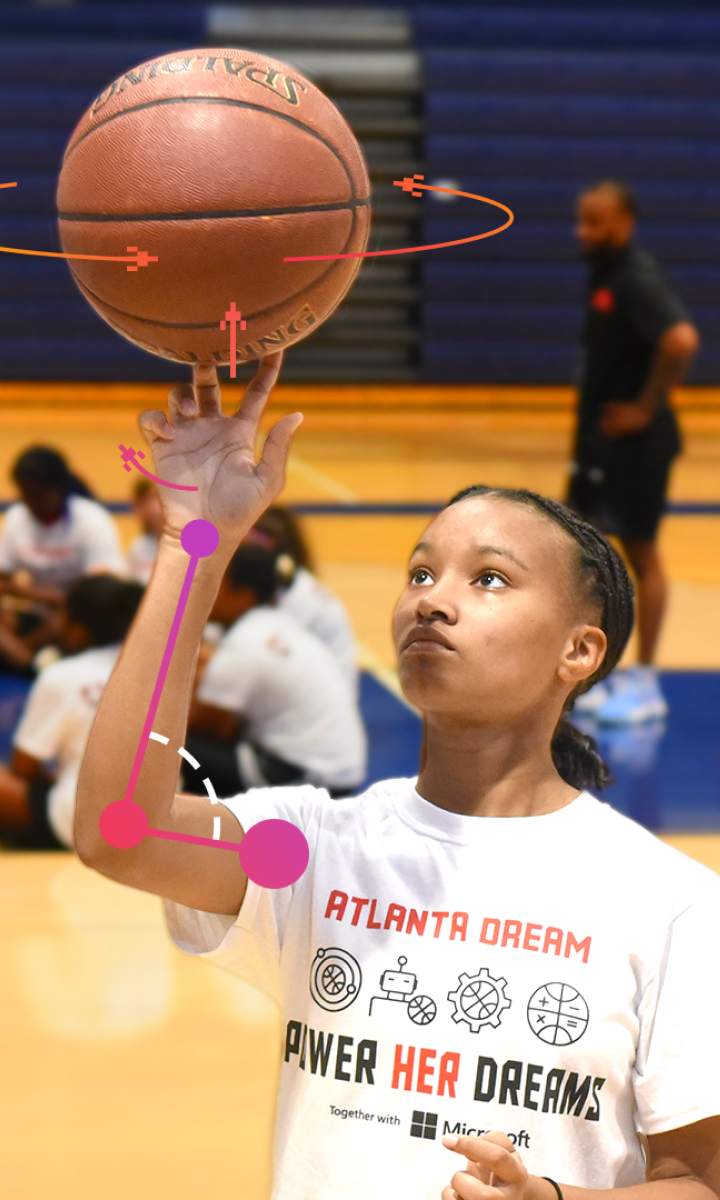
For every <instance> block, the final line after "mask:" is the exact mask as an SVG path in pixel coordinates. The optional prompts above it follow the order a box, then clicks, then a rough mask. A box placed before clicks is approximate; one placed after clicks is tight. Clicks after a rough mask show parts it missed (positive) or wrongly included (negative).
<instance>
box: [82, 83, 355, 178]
mask: <svg viewBox="0 0 720 1200" xmlns="http://www.w3.org/2000/svg"><path fill="white" fill-rule="evenodd" d="M197 102H200V103H203V104H228V105H230V107H232V108H251V109H253V110H254V111H255V112H263V113H269V114H270V116H272V117H279V118H280V120H281V121H287V122H288V124H290V125H294V126H295V127H296V128H297V129H302V130H303V131H304V132H305V133H309V134H310V135H311V136H312V137H314V138H317V140H318V141H319V142H322V143H323V145H324V146H327V148H328V150H330V151H332V153H333V154H334V155H335V157H336V158H337V159H338V161H339V162H340V164H341V165H342V168H343V170H344V171H345V174H346V175H347V177H348V181H349V183H350V187H351V189H352V194H353V196H356V195H357V193H356V191H355V180H354V179H353V176H352V171H351V170H350V168H349V166H348V164H347V163H346V162H345V159H344V158H343V156H342V154H341V153H340V151H339V150H338V149H337V147H336V146H333V144H332V142H330V141H328V139H327V138H324V137H323V135H322V134H321V133H317V131H316V130H314V129H313V128H312V127H311V126H310V125H305V124H304V122H302V121H298V120H297V119H296V118H295V117H291V116H288V114H287V113H281V112H276V111H275V109H274V108H266V107H265V106H264V105H262V104H252V103H251V101H249V100H231V99H229V98H227V97H225V96H163V97H161V98H160V99H159V100H148V101H146V102H145V103H144V104H135V105H133V106H132V108H124V109H122V111H121V112H117V113H111V114H110V116H108V117H103V119H102V120H101V121H98V123H97V124H96V125H93V127H92V129H88V130H87V131H86V132H85V133H83V134H82V136H81V137H79V138H78V139H77V141H76V142H71V144H70V145H69V146H68V148H67V150H66V151H65V154H64V156H63V166H64V165H65V163H66V162H67V160H68V158H69V157H70V155H71V154H72V152H73V150H75V149H76V148H77V147H78V146H79V145H80V143H81V142H84V141H85V138H88V137H90V134H91V133H97V131H98V129H102V127H103V125H107V124H108V123H109V122H110V121H116V120H118V118H119V117H126V116H128V115H129V114H130V113H133V112H141V111H143V110H144V109H146V108H155V107H161V106H163V105H165V104H195V103H197ZM348 128H349V126H348ZM350 132H351V133H352V130H350ZM353 136H354V135H353ZM361 163H362V159H361Z"/></svg>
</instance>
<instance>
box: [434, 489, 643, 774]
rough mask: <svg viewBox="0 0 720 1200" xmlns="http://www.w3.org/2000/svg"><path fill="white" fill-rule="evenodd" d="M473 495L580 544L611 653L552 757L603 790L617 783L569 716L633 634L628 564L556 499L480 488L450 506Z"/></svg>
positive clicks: (565, 723) (584, 581)
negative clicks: (518, 508)
mask: <svg viewBox="0 0 720 1200" xmlns="http://www.w3.org/2000/svg"><path fill="white" fill-rule="evenodd" d="M471 496H497V497H498V499H500V500H507V501H509V502H510V503H511V504H522V505H524V506H525V507H526V508H533V509H535V511H536V512H539V513H541V515H542V516H544V517H547V518H548V520H550V521H554V522H555V524H556V525H559V526H560V528H561V529H562V530H564V532H565V533H566V534H568V536H569V537H571V538H572V539H573V541H574V542H575V546H576V554H575V565H576V569H577V575H578V583H579V585H580V587H581V588H582V589H584V592H585V595H586V597H587V598H588V600H590V601H594V602H595V603H596V604H597V605H598V607H599V608H600V628H601V629H602V630H603V632H604V633H605V636H606V637H607V652H606V654H605V658H604V659H603V661H602V663H601V664H600V666H599V667H598V669H597V671H595V673H594V674H593V675H591V676H590V677H589V678H588V679H584V680H583V681H582V683H581V684H578V686H577V687H576V688H575V689H574V690H573V691H572V692H571V693H570V696H569V697H568V700H567V703H566V705H565V708H564V710H563V712H562V715H561V717H560V720H559V721H558V723H557V726H556V728H555V733H554V734H553V740H552V757H553V762H554V763H555V766H556V768H557V770H558V773H559V774H560V775H561V776H562V778H563V779H564V780H565V782H566V783H569V784H570V785H571V786H572V787H576V788H580V789H583V788H588V787H591V788H595V789H596V790H601V789H602V788H604V787H606V786H607V785H608V783H610V782H611V781H612V776H611V773H610V770H609V768H608V767H607V766H606V764H605V763H604V762H603V760H602V759H601V758H600V755H599V754H598V749H597V745H596V743H595V740H594V738H592V737H589V736H588V734H585V733H581V732H580V730H579V729H576V728H575V726H574V725H572V724H571V722H570V720H569V714H570V711H571V709H572V706H573V704H574V702H575V699H576V697H577V696H579V695H581V694H582V693H583V692H587V691H589V689H590V688H591V687H593V685H594V684H596V683H598V682H599V681H600V680H601V679H604V678H605V676H606V675H609V674H610V672H611V671H612V670H613V668H614V667H615V666H616V665H617V663H618V662H619V660H620V658H621V657H622V653H623V650H624V649H625V646H626V645H627V642H628V639H629V637H630V634H631V633H632V628H633V600H634V589H633V585H632V582H631V580H630V576H629V575H628V573H627V570H626V569H625V564H624V562H623V560H622V558H621V557H620V555H619V554H618V552H617V551H616V550H615V549H614V548H613V547H612V546H611V545H610V543H609V542H608V541H606V539H605V538H604V537H603V536H602V534H600V533H598V531H597V530H596V529H594V528H593V526H592V525H589V524H588V523H587V521H583V520H582V519H581V518H580V517H578V516H577V515H576V514H575V513H574V512H572V510H571V509H569V508H566V507H565V505H564V504H558V503H557V501H556V500H548V499H547V498H546V497H545V496H539V495H538V494H537V493H536V492H529V491H526V490H525V489H524V488H499V487H485V486H483V485H482V484H476V485H475V486H474V487H469V488H465V489H464V490H463V491H462V492H458V493H457V495H456V496H453V498H452V500H450V501H449V503H448V505H447V507H448V508H449V507H450V505H451V504H457V503H458V501H460V500H467V499H468V498H469V497H471Z"/></svg>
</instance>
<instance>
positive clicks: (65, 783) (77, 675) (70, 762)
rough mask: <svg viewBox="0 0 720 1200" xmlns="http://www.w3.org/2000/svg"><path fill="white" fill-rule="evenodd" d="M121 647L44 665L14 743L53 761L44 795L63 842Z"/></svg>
mask: <svg viewBox="0 0 720 1200" xmlns="http://www.w3.org/2000/svg"><path fill="white" fill-rule="evenodd" d="M120 650H121V646H120V645H119V644H118V645H115V646H102V647H100V648H97V649H92V650H84V651H83V652H82V653H81V654H73V655H72V656H71V657H69V658H62V659H60V661H59V662H56V663H53V664H52V665H51V666H49V667H46V668H45V670H44V671H42V672H41V673H40V675H39V676H38V678H37V679H36V680H35V682H34V684H33V686H32V687H31V689H30V693H29V695H28V698H27V702H26V705H25V710H24V712H23V715H22V718H21V720H20V724H19V725H18V727H17V730H16V731H15V736H14V738H13V743H14V745H15V746H16V747H17V749H18V750H22V751H24V753H25V754H31V755H32V757H33V758H37V759H39V761H40V762H43V763H49V762H53V761H56V762H57V779H56V781H55V783H54V784H53V786H52V787H51V789H50V792H49V794H48V820H49V822H50V824H51V825H52V827H53V829H54V831H55V833H56V834H57V836H58V837H59V838H60V841H61V842H64V843H65V845H66V846H72V845H73V822H74V819H75V792H76V789H77V780H78V774H79V772H80V763H81V762H82V757H83V754H84V753H85V746H86V745H87V740H88V737H89V736H90V729H91V728H92V723H93V721H94V720H95V713H96V712H97V707H98V704H99V703H100V699H101V697H102V694H103V692H104V691H105V687H106V685H107V681H108V679H109V678H110V676H111V674H112V671H113V668H114V666H115V663H116V662H117V659H118V656H119V654H120Z"/></svg>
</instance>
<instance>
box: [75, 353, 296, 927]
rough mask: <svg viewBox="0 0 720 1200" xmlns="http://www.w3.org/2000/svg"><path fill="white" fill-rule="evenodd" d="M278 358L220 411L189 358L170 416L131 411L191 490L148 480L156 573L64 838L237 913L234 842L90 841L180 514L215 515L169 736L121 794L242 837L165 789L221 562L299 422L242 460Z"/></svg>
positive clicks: (150, 880)
mask: <svg viewBox="0 0 720 1200" xmlns="http://www.w3.org/2000/svg"><path fill="white" fill-rule="evenodd" d="M280 362H281V357H280V356H279V355H274V356H272V358H268V359H266V360H264V362H263V363H261V365H260V367H259V369H258V372H257V374H256V376H255V377H254V379H253V380H252V381H251V383H250V385H249V387H248V389H247V392H246V394H245V398H244V400H243V403H242V404H241V406H240V408H239V409H238V412H237V413H236V414H235V415H234V416H232V417H225V416H223V415H222V411H221V408H220V390H219V387H218V386H217V376H216V373H215V370H214V368H213V367H209V366H207V365H205V366H200V367H196V368H195V381H196V388H195V389H193V388H190V387H188V386H185V385H183V386H181V387H178V388H175V389H174V390H173V392H171V394H170V401H169V410H170V416H171V419H172V424H169V423H168V421H167V418H166V417H165V415H164V413H160V412H158V413H149V414H145V415H144V416H143V417H142V418H141V427H142V429H143V432H144V433H145V436H146V438H147V440H148V442H149V444H150V446H151V448H152V450H153V457H154V460H155V469H156V471H157V473H158V474H159V475H160V476H161V477H162V478H163V479H167V480H168V481H169V482H171V483H182V484H186V485H187V484H194V485H196V486H197V488H198V491H197V492H180V491H178V490H175V489H171V488H162V489H161V496H162V501H163V508H164V512H165V519H166V524H165V531H164V533H163V536H162V538H161V541H160V547H159V552H158V559H157V563H156V567H155V571H154V574H153V577H152V579H151V581H150V584H149V586H148V589H147V592H146V594H145V597H144V599H143V602H142V604H141V607H140V610H139V612H138V614H137V617H136V618H135V621H134V623H133V626H132V629H131V630H130V633H129V635H128V638H127V641H126V643H125V646H124V647H123V651H122V653H121V655H120V659H119V661H118V663H117V666H116V668H115V670H114V672H113V675H112V677H111V679H110V682H109V683H108V686H107V688H106V690H105V693H104V695H103V698H102V701H101V703H100V706H99V709H98V713H97V717H96V719H95V724H94V725H93V729H92V733H91V735H90V739H89V741H88V746H87V750H86V752H85V757H84V759H83V764H82V769H81V772H80V778H79V781H78V790H77V804H76V813H75V844H76V847H77V850H78V854H79V855H80V857H81V859H82V860H83V862H85V863H86V864H87V865H88V866H91V867H94V868H95V869H96V870H98V871H101V872H102V873H103V874H105V875H108V876H110V877H111V878H113V879H117V880H118V881H120V882H122V883H125V884H128V885H129V886H131V887H137V888H141V889H142V890H144V891H150V892H155V893H157V894H158V895H161V896H165V897H167V898H168V899H170V900H176V901H177V902H179V903H181V904H186V905H188V906H190V907H193V908H198V909H202V910H205V911H208V912H216V913H227V914H236V913H237V912H238V911H239V909H240V904H241V903H242V899H243V896H244V894H245V886H246V882H247V881H246V878H245V876H244V874H243V872H242V870H241V867H240V863H239V858H238V855H237V853H236V852H235V851H230V850H221V849H219V848H215V847H210V846H200V845H194V844H187V843H183V842H176V841H170V840H166V839H161V838H156V837H145V838H144V839H143V841H142V842H140V844H139V845H138V846H135V847H134V848H132V849H128V850H118V849H115V848H113V847H112V846H110V845H108V844H107V842H105V840H104V839H103V837H102V835H101V834H100V830H99V819H100V815H101V813H102V812H103V810H104V809H105V807H106V806H107V805H108V804H111V803H112V802H113V801H119V800H122V799H123V797H124V795H125V791H126V788H127V784H128V779H129V777H130V773H131V770H132V766H133V762H134V758H135V753H136V751H137V748H138V745H139V743H140V738H141V733H142V729H143V725H144V722H145V718H146V715H147V713H148V710H149V706H150V700H151V696H152V692H153V689H154V686H155V683H156V680H157V678H158V673H159V670H160V665H161V660H162V657H163V653H164V650H165V646H166V644H167V641H168V636H169V634H170V629H171V626H172V623H173V619H174V617H175V613H176V610H177V606H178V599H179V596H180V591H181V588H182V585H183V582H184V580H185V576H186V574H187V570H188V564H189V558H188V555H187V554H186V553H185V551H184V550H183V549H182V545H181V542H180V534H181V532H182V530H183V528H184V526H185V525H186V524H187V523H188V522H189V521H192V520H198V519H202V520H206V521H210V522H212V523H213V524H214V525H215V527H216V529H217V530H218V534H219V539H220V540H219V545H218V548H217V550H216V551H215V553H214V554H212V555H210V556H209V557H206V558H201V559H199V560H198V562H197V569H196V572H195V575H194V579H193V583H192V586H191V588H190V594H189V597H188V601H187V606H186V609H185V613H184V616H183V619H182V622H181V625H180V630H179V633H178V637H177V642H176V644H175V649H174V651H173V655H172V659H171V662H170V667H169V670H168V674H167V679H166V682H165V686H164V688H163V692H162V696H161V699H160V704H159V708H158V711H157V715H156V717H155V720H154V722H153V725H154V729H155V731H156V732H158V733H161V734H162V735H163V736H164V737H167V738H169V744H168V745H167V746H163V745H159V744H157V743H155V742H150V743H149V744H148V746H147V750H146V753H145V756H144V760H143V765H142V769H141V771H140V775H139V778H138V783H137V788H136V790H135V795H134V799H135V801H136V803H138V804H139V805H141V807H142V808H144V809H145V811H146V813H147V816H148V820H149V825H150V827H151V828H155V829H163V830H168V831H170V832H175V833H183V834H191V835H193V836H199V837H210V836H211V835H212V827H213V817H215V816H220V819H221V827H220V840H222V841H225V840H227V841H235V842H237V841H239V840H240V838H241V837H242V829H241V827H240V825H239V824H238V822H237V820H236V818H235V817H234V816H233V815H232V813H230V811H229V810H228V809H226V808H225V807H224V806H221V807H220V810H218V808H217V807H213V808H211V806H210V801H209V800H208V799H206V798H204V797H199V796H185V795H176V790H175V789H176V784H177V777H178V758H177V753H176V751H177V749H178V747H180V746H182V745H183V742H184V739H185V731H186V725H187V716H188V709H189V706H190V698H191V692H192V687H193V682H194V678H195V664H196V659H197V654H198V648H199V646H200V640H201V638H202V633H203V629H204V627H205V624H206V622H207V620H208V617H209V614H210V609H211V607H212V604H213V601H214V599H215V596H216V594H217V590H218V587H219V585H220V580H221V578H222V575H223V572H224V570H225V568H226V566H227V563H228V561H229V559H230V558H231V556H232V554H233V553H234V551H235V549H236V547H237V545H238V543H239V542H240V541H241V539H242V538H243V537H244V536H245V534H246V533H247V532H248V530H249V529H250V528H251V527H252V525H253V524H254V522H255V521H256V520H257V519H258V517H259V516H260V514H261V513H262V512H263V511H264V509H265V508H266V507H267V506H268V505H269V504H270V503H272V501H273V499H274V498H275V497H276V496H277V494H278V493H279V491H280V490H281V488H282V486H283V482H284V470H285V462H286V458H287V453H288V448H289V444H290V439H291V436H292V433H293V432H294V430H295V429H296V428H297V426H298V425H299V424H300V420H301V418H300V415H299V414H297V413H295V414H292V415H290V416H287V417H283V419H282V420H281V421H280V422H278V424H277V425H276V426H275V427H274V428H273V429H272V430H271V432H270V434H269V435H268V438H267V440H266V442H265V447H264V450H263V455H262V458H261V459H260V462H258V463H256V462H255V453H254V445H255V437H256V433H257V426H258V422H259V419H260V416H261V413H262V410H263V408H264V406H265V403H266V401H267V399H268V397H269V395H270V391H271V389H272V386H273V384H274V383H275V380H276V378H277V374H278V371H279V368H280Z"/></svg>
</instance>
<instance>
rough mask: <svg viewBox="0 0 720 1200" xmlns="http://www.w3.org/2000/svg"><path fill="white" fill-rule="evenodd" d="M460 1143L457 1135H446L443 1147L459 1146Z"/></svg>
mask: <svg viewBox="0 0 720 1200" xmlns="http://www.w3.org/2000/svg"><path fill="white" fill-rule="evenodd" d="M459 1141H460V1138H459V1137H458V1136H457V1134H456V1133H446V1134H445V1135H444V1136H443V1145H445V1146H457V1144H458V1142H459Z"/></svg>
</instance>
